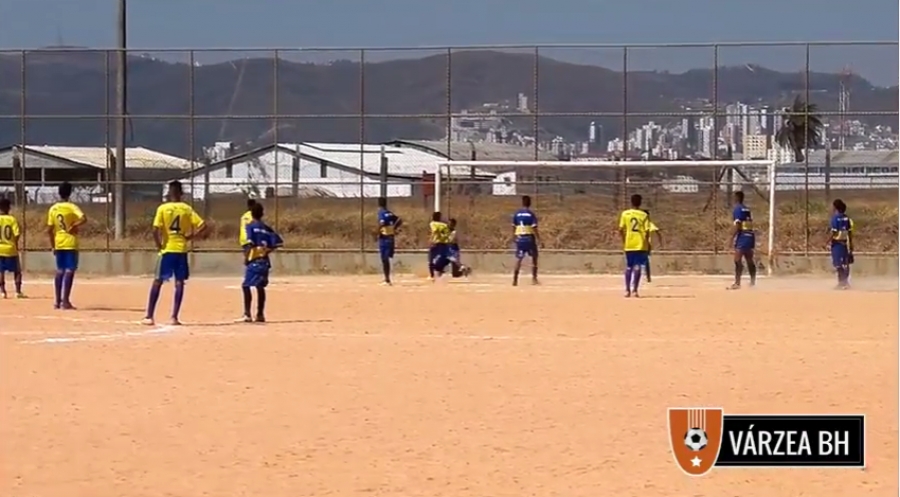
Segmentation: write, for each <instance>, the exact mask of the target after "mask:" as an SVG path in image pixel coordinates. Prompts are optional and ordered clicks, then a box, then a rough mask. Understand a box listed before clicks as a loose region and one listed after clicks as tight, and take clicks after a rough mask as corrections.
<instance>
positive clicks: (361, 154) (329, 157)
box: [279, 142, 495, 178]
mask: <svg viewBox="0 0 900 497" xmlns="http://www.w3.org/2000/svg"><path fill="white" fill-rule="evenodd" d="M279 146H280V147H282V148H285V149H288V150H292V151H295V152H297V151H298V152H299V153H300V154H302V155H306V156H309V157H314V158H316V159H320V160H323V161H327V162H331V163H334V164H339V165H342V166H345V167H348V168H352V169H362V171H363V172H365V173H368V174H379V173H380V172H381V150H382V147H383V148H384V153H385V156H386V157H387V159H388V174H389V175H391V176H405V177H416V178H419V177H421V176H422V173H423V172H424V173H426V174H434V173H435V172H436V171H437V164H438V162H441V161H443V160H444V158H443V157H442V156H440V155H436V154H433V153H428V152H425V151H422V150H418V149H415V148H407V147H395V146H391V145H384V146H382V145H373V144H364V145H360V144H358V143H315V142H304V143H281V144H279ZM443 173H444V174H445V175H446V174H448V171H447V169H446V168H445V169H443ZM449 174H450V176H452V177H461V178H462V177H470V176H471V175H472V170H471V168H469V167H465V166H453V167H451V168H450V171H449ZM475 175H476V176H480V177H488V178H493V177H494V176H495V174H494V173H491V172H488V171H483V170H480V169H476V170H475Z"/></svg>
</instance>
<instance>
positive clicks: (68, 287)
mask: <svg viewBox="0 0 900 497" xmlns="http://www.w3.org/2000/svg"><path fill="white" fill-rule="evenodd" d="M74 283H75V271H66V272H65V273H63V294H62V301H63V302H64V303H66V304H68V303H70V302H71V301H70V300H69V297H70V296H71V295H72V285H73V284H74Z"/></svg>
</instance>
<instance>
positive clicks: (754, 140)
mask: <svg viewBox="0 0 900 497" xmlns="http://www.w3.org/2000/svg"><path fill="white" fill-rule="evenodd" d="M743 150H744V159H765V158H766V157H767V156H768V152H769V137H768V136H766V135H764V134H753V135H744V142H743Z"/></svg>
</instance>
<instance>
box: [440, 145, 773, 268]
mask: <svg viewBox="0 0 900 497" xmlns="http://www.w3.org/2000/svg"><path fill="white" fill-rule="evenodd" d="M775 164H776V162H775V161H771V160H700V161H685V160H673V161H605V160H574V161H539V160H538V161H535V160H532V161H516V160H513V161H505V160H447V161H441V162H438V163H437V171H436V172H435V175H434V211H435V212H439V211H440V210H441V205H442V204H441V202H442V200H443V199H442V198H441V195H442V193H441V188H442V185H443V176H444V173H445V171H446V173H447V177H448V178H450V177H452V176H451V174H450V173H451V171H452V170H453V168H457V167H463V168H497V167H498V166H508V167H509V168H510V169H516V168H558V167H565V168H583V167H584V168H595V169H596V168H609V169H615V168H620V169H622V168H628V169H634V168H640V167H654V168H658V167H662V168H690V167H698V168H699V167H702V168H710V167H720V168H729V167H730V168H738V167H750V166H755V167H764V168H766V176H767V178H766V179H767V180H768V181H767V182H768V189H769V191H768V198H767V202H768V209H769V212H768V221H769V226H768V229H767V235H768V240H767V246H766V248H767V252H768V254H767V256H768V264H767V265H766V274H768V275H769V276H771V275H772V266H773V262H774V258H775V187H776V170H775V167H776V166H775Z"/></svg>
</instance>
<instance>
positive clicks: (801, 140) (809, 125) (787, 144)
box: [775, 96, 824, 162]
mask: <svg viewBox="0 0 900 497" xmlns="http://www.w3.org/2000/svg"><path fill="white" fill-rule="evenodd" d="M784 110H785V118H784V122H783V123H782V125H781V128H779V129H778V132H777V133H776V134H775V141H777V142H778V144H779V145H781V146H782V147H784V148H788V149H790V150H792V151H793V152H794V161H795V162H803V161H804V157H803V152H804V151H805V150H807V149H814V148H816V147H819V146H821V145H822V130H823V129H824V127H823V126H822V119H821V118H819V116H818V114H817V111H818V108H817V107H816V104H811V103H808V102H804V101H803V100H801V99H800V97H799V96H797V97H795V98H794V103H793V105H791V106H790V107H789V108H785V109H784Z"/></svg>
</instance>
